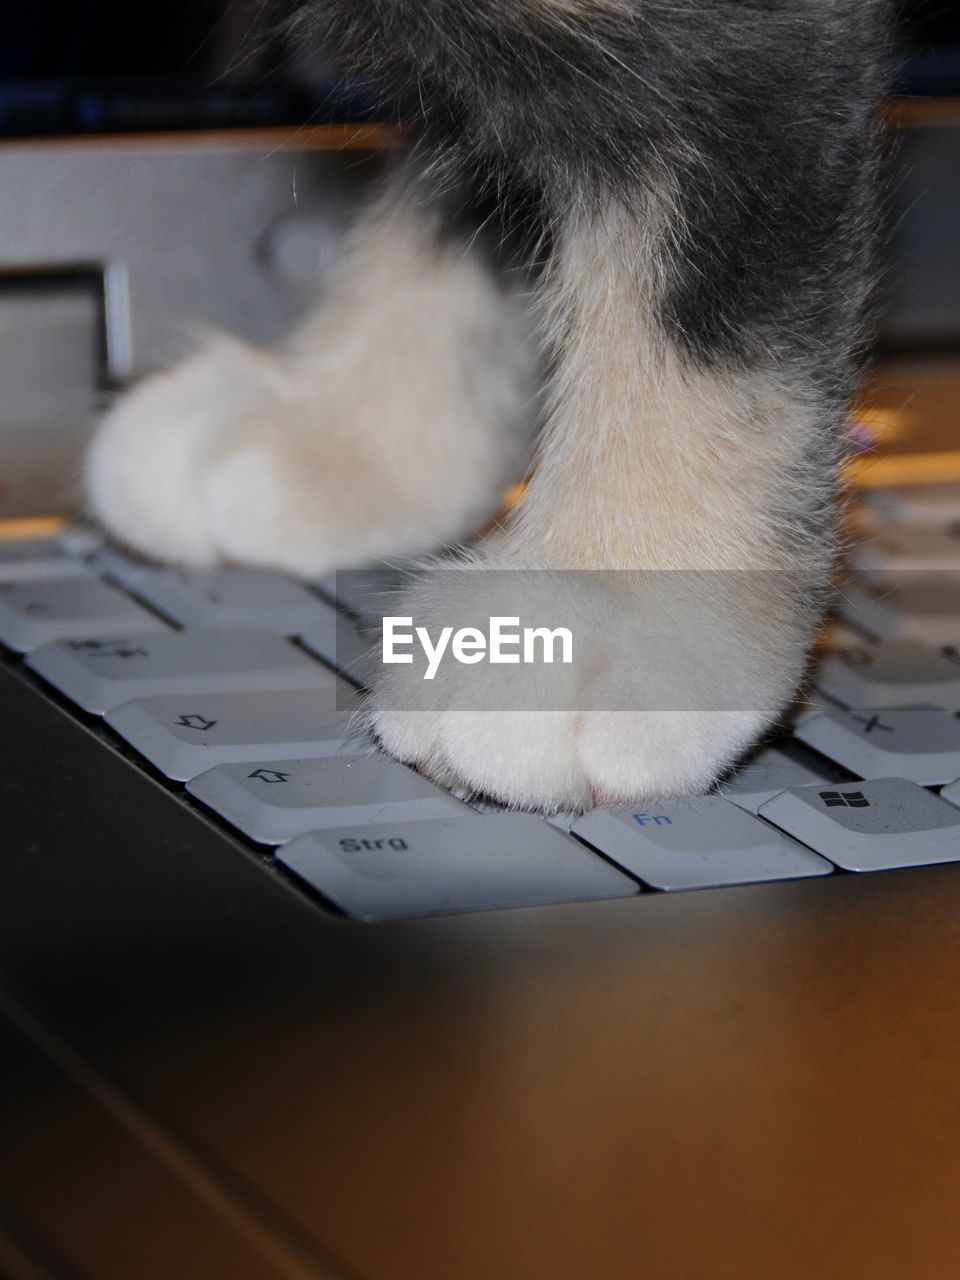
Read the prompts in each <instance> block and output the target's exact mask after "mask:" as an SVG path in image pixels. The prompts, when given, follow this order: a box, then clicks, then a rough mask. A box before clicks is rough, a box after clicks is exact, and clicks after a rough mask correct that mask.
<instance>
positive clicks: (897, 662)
mask: <svg viewBox="0 0 960 1280" xmlns="http://www.w3.org/2000/svg"><path fill="white" fill-rule="evenodd" d="M814 683H815V684H816V686H817V688H818V689H819V690H820V691H821V692H822V693H825V694H826V695H827V697H829V698H833V699H834V700H835V701H836V702H840V703H842V704H843V705H844V706H845V707H854V708H863V707H874V708H875V707H905V706H916V705H917V704H918V703H926V704H928V705H932V706H935V707H940V708H942V709H943V710H944V711H952V710H955V709H960V662H957V661H954V660H953V659H952V658H951V657H950V656H949V654H948V653H945V652H942V651H941V650H939V649H934V648H932V647H931V646H929V645H925V644H920V643H919V642H918V641H915V640H898V641H891V642H890V643H886V644H878V645H864V646H863V647H862V648H858V649H847V650H845V651H844V652H843V653H838V654H832V655H831V656H830V657H829V658H824V660H823V661H822V662H821V663H820V665H819V667H818V668H817V670H816V672H815V673H814Z"/></svg>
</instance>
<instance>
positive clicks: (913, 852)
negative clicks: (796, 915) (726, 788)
mask: <svg viewBox="0 0 960 1280" xmlns="http://www.w3.org/2000/svg"><path fill="white" fill-rule="evenodd" d="M760 815H761V817H764V818H767V819H768V820H769V821H770V822H773V823H775V824H776V825H777V826H778V827H780V828H781V830H783V831H786V832H788V833H789V834H790V835H791V836H793V837H794V838H795V839H797V840H802V841H803V843H804V844H807V845H809V846H810V847H811V849H816V850H817V851H818V852H819V853H822V854H823V855H824V857H826V858H829V859H830V860H831V862H835V863H836V864H837V866H839V867H843V868H844V869H845V870H847V871H889V870H892V869H894V868H895V867H915V866H923V865H926V864H927V863H932V862H955V861H957V860H958V859H960V811H958V810H956V809H954V808H952V807H951V806H950V805H949V804H946V803H945V802H944V801H943V800H940V799H938V798H937V796H935V795H933V794H932V792H930V791H925V790H924V789H923V787H921V786H918V785H917V783H915V782H908V781H907V780H906V779H905V778H881V779H878V780H876V781H871V782H853V783H847V784H846V785H844V786H834V787H819V786H817V787H799V788H797V789H796V790H793V791H782V792H781V793H780V795H778V796H774V798H773V799H772V800H768V801H767V803H766V804H765V805H763V806H762V807H761V809H760Z"/></svg>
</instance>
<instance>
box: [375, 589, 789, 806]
mask: <svg viewBox="0 0 960 1280" xmlns="http://www.w3.org/2000/svg"><path fill="white" fill-rule="evenodd" d="M709 576H710V575H707V577H708V578H709ZM715 576H716V575H715ZM723 577H724V575H719V578H720V579H723ZM741 585H742V584H741ZM713 586H715V587H716V590H715V591H711V589H710V586H709V585H708V587H707V588H706V589H703V588H701V587H700V586H699V584H698V583H697V581H696V580H695V578H694V576H693V575H679V576H678V575H663V574H644V573H616V572H613V573H610V572H601V573H597V574H591V573H557V574H550V573H545V572H535V573H520V572H517V571H506V573H498V572H492V573H491V572H490V570H478V569H474V570H468V571H453V572H451V571H444V570H434V571H432V572H430V573H429V574H427V575H426V577H425V578H424V579H423V580H421V581H419V582H417V583H415V584H414V585H413V586H411V587H410V588H409V589H408V590H407V591H406V592H404V593H403V594H401V595H400V596H399V597H398V598H397V599H396V600H395V601H394V602H393V603H391V606H390V610H391V614H392V615H394V616H401V617H410V618H411V619H412V626H416V625H423V626H425V627H426V630H427V632H428V634H430V635H432V637H433V639H432V641H431V643H435V640H436V638H437V637H438V635H439V633H440V629H441V627H442V626H443V625H447V626H452V627H453V628H454V631H456V629H457V628H461V627H474V628H476V629H477V630H478V631H479V632H481V633H488V632H489V629H490V619H491V618H493V617H506V618H510V619H513V620H514V621H515V620H516V619H518V618H519V620H520V622H519V626H517V625H513V623H511V624H510V629H511V631H512V632H513V633H518V634H520V636H521V639H520V641H519V642H518V643H516V644H513V645H512V649H511V651H512V652H522V649H523V641H522V632H523V627H524V625H525V623H526V622H527V621H529V622H531V623H533V624H534V625H540V624H541V623H543V624H546V625H547V626H548V628H549V629H551V630H553V629H555V628H557V627H560V626H565V627H567V628H568V629H569V630H570V631H571V632H572V637H573V650H574V660H573V662H572V663H570V664H562V663H558V662H556V661H555V662H554V663H553V664H546V665H545V664H544V663H542V662H537V661H534V662H533V663H531V664H525V663H523V662H520V663H517V664H510V665H496V664H493V663H490V662H488V661H486V660H484V661H479V662H473V663H471V664H470V665H466V664H461V663H459V662H458V661H457V660H456V658H455V656H454V654H453V652H452V644H453V642H452V640H451V641H450V642H449V643H448V647H447V651H446V653H445V656H444V658H443V659H442V661H440V662H439V663H438V664H437V665H436V672H435V675H434V677H433V679H432V680H424V678H423V676H424V672H425V670H426V661H425V660H423V661H414V662H413V663H412V664H410V665H380V666H378V668H377V675H376V678H375V680H374V687H373V692H372V695H371V699H370V704H369V721H370V725H371V727H372V728H373V730H374V732H375V733H376V734H377V736H378V737H379V739H380V742H381V743H382V745H383V746H384V748H385V749H386V750H387V751H389V752H390V753H391V754H393V755H395V756H396V757H397V758H398V759H400V760H402V761H405V762H406V763H409V764H412V765H414V766H416V767H417V768H419V769H420V770H421V771H422V772H424V773H425V774H427V775H429V776H431V777H434V778H436V779H437V780H439V781H441V782H443V783H444V784H446V785H448V786H451V787H453V788H454V789H456V790H458V791H459V792H460V793H462V794H471V793H480V794H483V795H486V796H489V797H492V798H494V799H496V800H498V801H500V802H502V803H504V804H507V805H510V806H515V807H518V808H524V809H535V810H541V811H546V812H550V811H555V810H565V809H571V810H581V809H589V808H591V807H593V806H595V805H598V804H618V803H622V804H632V803H639V802H644V803H647V802H650V801H652V800H654V799H665V798H669V797H673V796H678V795H689V794H697V793H700V792H703V791H705V790H707V789H708V788H709V787H710V785H711V784H712V783H713V782H714V781H715V780H716V778H717V777H718V776H719V775H720V774H721V773H722V772H723V771H724V770H725V769H726V768H728V767H729V766H730V765H731V764H732V763H733V762H734V761H735V760H736V759H737V758H738V757H739V756H741V755H742V754H743V753H744V752H745V751H746V750H747V748H748V747H749V746H751V745H752V744H753V743H754V742H755V741H756V739H757V738H758V737H759V736H760V735H761V734H762V733H763V731H764V729H765V728H766V727H767V726H768V725H769V723H770V722H771V720H772V719H773V718H774V717H775V716H776V715H777V713H778V712H779V711H780V710H781V709H782V708H783V706H784V705H785V704H786V703H787V702H788V701H789V698H790V695H791V692H792V690H793V688H794V687H795V685H796V683H797V682H798V681H799V679H800V676H801V673H802V669H803V660H804V659H803V642H802V637H800V636H799V634H798V635H792V634H788V629H787V628H784V629H783V632H782V634H780V635H779V636H777V637H771V636H770V634H769V633H767V634H765V635H763V636H761V635H760V634H759V632H760V630H761V629H762V628H761V625H760V624H756V625H754V620H753V619H752V618H751V617H750V615H749V614H747V615H744V613H743V610H742V603H743V602H742V601H738V603H737V604H736V605H735V606H733V607H730V608H727V607H725V605H724V600H723V597H724V595H725V594H726V592H725V590H724V587H723V582H722V581H720V580H718V581H716V582H715V583H714V584H713ZM751 589H752V584H751ZM734 594H736V593H734ZM407 630H411V628H409V627H408V628H407ZM488 638H489V637H488ZM774 640H776V642H777V643H773V641H774ZM416 649H417V644H416V642H415V643H414V644H412V645H410V646H406V647H405V648H404V651H405V652H408V653H414V652H415V651H416ZM534 652H539V650H537V649H535V650H534ZM771 652H774V653H776V654H777V658H776V659H775V660H771V659H770V657H769V654H770V653H771ZM555 657H556V648H555Z"/></svg>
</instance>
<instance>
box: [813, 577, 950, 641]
mask: <svg viewBox="0 0 960 1280" xmlns="http://www.w3.org/2000/svg"><path fill="white" fill-rule="evenodd" d="M837 609H838V611H839V613H840V614H841V616H842V617H843V618H844V619H845V620H846V621H847V622H849V623H850V625H851V626H853V627H856V628H857V629H858V630H860V631H864V632H866V634H867V635H869V636H874V637H876V639H878V640H919V641H921V642H923V643H925V644H932V645H942V644H953V643H955V642H958V643H960V574H954V573H915V574H910V575H904V576H903V577H902V578H900V579H897V580H890V581H887V582H878V581H877V580H876V578H875V577H872V581H870V582H862V583H861V582H851V583H849V584H847V585H846V586H845V587H844V588H843V590H842V591H841V593H840V597H839V600H838V603H837Z"/></svg>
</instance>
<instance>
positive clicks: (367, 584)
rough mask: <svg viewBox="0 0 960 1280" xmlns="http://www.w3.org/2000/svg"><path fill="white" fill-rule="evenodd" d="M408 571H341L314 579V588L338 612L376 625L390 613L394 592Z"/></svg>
mask: <svg viewBox="0 0 960 1280" xmlns="http://www.w3.org/2000/svg"><path fill="white" fill-rule="evenodd" d="M410 577H411V570H404V569H402V568H394V567H392V566H388V565H380V566H376V567H373V568H369V569H341V570H340V571H339V572H338V573H328V574H325V575H324V576H323V577H322V578H318V579H317V583H316V585H317V586H318V587H319V588H320V590H321V591H323V592H325V593H326V594H327V595H328V596H329V597H330V599H331V600H335V601H336V602H337V604H338V605H339V607H340V608H341V609H349V610H350V611H351V612H352V613H355V614H356V615H357V617H359V618H363V619H364V620H367V621H372V622H375V623H377V624H379V622H380V619H381V618H382V617H383V615H384V613H390V612H391V604H392V601H393V600H394V599H395V597H396V592H397V588H398V587H401V586H403V585H404V583H406V582H408V581H409V580H410Z"/></svg>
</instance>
